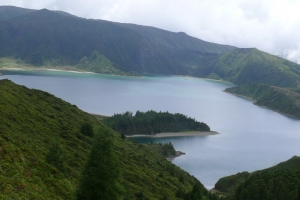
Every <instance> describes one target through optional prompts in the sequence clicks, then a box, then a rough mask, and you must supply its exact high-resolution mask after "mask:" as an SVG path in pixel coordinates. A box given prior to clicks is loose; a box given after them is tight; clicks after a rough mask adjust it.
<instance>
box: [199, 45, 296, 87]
mask: <svg viewBox="0 0 300 200" xmlns="http://www.w3.org/2000/svg"><path fill="white" fill-rule="evenodd" d="M212 74H214V75H215V76H216V77H220V78H221V79H224V80H227V81H230V82H232V83H235V84H238V85H239V84H247V83H264V84H268V85H274V86H279V87H299V86H300V85H299V83H300V65H298V64H296V63H293V62H291V61H288V60H285V59H283V58H280V57H277V56H274V55H271V54H268V53H265V52H262V51H260V50H258V49H255V48H249V49H247V48H246V49H241V48H239V49H234V50H232V51H230V52H227V53H225V54H223V55H220V56H218V58H217V59H215V60H210V61H209V62H207V64H206V65H205V66H201V67H199V68H197V70H196V72H195V73H194V75H195V76H199V77H209V76H210V75H212Z"/></svg>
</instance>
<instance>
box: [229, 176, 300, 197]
mask: <svg viewBox="0 0 300 200" xmlns="http://www.w3.org/2000/svg"><path fill="white" fill-rule="evenodd" d="M234 199H235V200H251V199H265V200H268V199H291V200H292V199H300V170H296V171H292V170H278V171H274V172H269V171H266V172H262V173H257V174H254V175H251V176H250V177H249V178H248V179H247V180H246V181H245V182H244V183H243V184H241V185H240V186H239V187H238V189H237V190H236V192H235V195H234Z"/></svg>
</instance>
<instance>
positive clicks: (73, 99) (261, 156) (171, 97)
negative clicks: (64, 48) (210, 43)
mask: <svg viewBox="0 0 300 200" xmlns="http://www.w3.org/2000/svg"><path fill="white" fill-rule="evenodd" d="M0 72H1V73H2V74H3V76H0V79H10V80H12V81H13V82H15V83H17V84H20V85H25V86H26V87H28V88H35V89H40V90H44V91H47V92H49V93H51V94H54V95H55V96H57V97H60V98H61V99H63V100H65V101H68V102H70V103H71V104H75V105H76V106H77V107H78V108H80V109H82V110H84V111H86V112H89V113H94V114H101V115H107V116H110V115H113V114H114V113H124V112H126V111H131V112H133V113H135V112H136V111H137V110H139V111H147V110H155V111H168V112H170V113H182V114H184V115H187V116H189V117H192V118H195V119H196V120H197V121H200V122H205V123H207V124H208V125H209V126H210V128H211V130H213V131H217V132H219V133H220V134H217V135H211V136H196V137H174V138H156V139H153V138H140V139H135V140H137V141H139V142H142V143H146V142H150V141H156V142H172V143H173V145H174V147H175V149H176V150H180V151H183V152H185V153H186V154H185V155H183V156H180V157H177V158H175V159H173V160H172V162H173V163H174V164H176V165H178V166H180V167H181V168H182V169H184V170H186V171H187V172H189V173H190V174H191V175H193V176H195V177H196V178H198V179H199V180H200V181H201V182H202V183H203V184H204V185H205V186H206V187H207V188H208V189H210V188H213V187H214V184H215V183H216V182H217V180H218V179H219V178H221V177H224V176H228V175H231V174H236V173H238V172H242V171H249V172H252V171H254V170H258V169H263V168H267V167H271V166H273V165H275V164H277V163H279V162H282V161H285V160H287V159H289V158H291V157H292V156H294V155H300V145H299V142H300V121H299V120H298V119H295V118H292V117H288V116H285V115H282V114H279V113H277V112H274V111H272V110H269V109H266V108H262V107H258V106H255V105H253V102H252V101H251V100H249V99H245V98H241V97H237V96H234V95H231V94H227V93H225V92H223V90H224V89H226V88H228V87H232V86H234V85H233V84H230V83H226V82H220V81H212V80H205V79H199V78H192V77H181V76H143V77H125V76H113V75H101V74H93V73H75V72H64V71H50V70H45V71H42V70H40V71H7V70H0Z"/></svg>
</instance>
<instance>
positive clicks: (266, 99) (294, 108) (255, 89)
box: [225, 84, 300, 117]
mask: <svg viewBox="0 0 300 200" xmlns="http://www.w3.org/2000/svg"><path fill="white" fill-rule="evenodd" d="M225 91H226V92H229V93H233V94H237V95H242V96H246V97H250V98H252V99H254V100H256V101H255V104H256V105H259V106H264V107H267V108H270V109H272V110H275V111H278V112H282V113H285V114H288V115H293V116H296V117H300V94H299V93H296V92H294V91H292V90H289V89H285V88H280V87H275V86H270V85H265V84H246V85H240V86H237V87H233V88H228V89H226V90H225Z"/></svg>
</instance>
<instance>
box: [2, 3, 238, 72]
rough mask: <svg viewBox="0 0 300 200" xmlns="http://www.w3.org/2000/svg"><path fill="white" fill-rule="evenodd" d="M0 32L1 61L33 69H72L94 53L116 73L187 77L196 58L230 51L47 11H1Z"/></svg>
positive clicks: (190, 39)
mask: <svg viewBox="0 0 300 200" xmlns="http://www.w3.org/2000/svg"><path fill="white" fill-rule="evenodd" d="M1 16H6V17H2V18H1ZM1 19H2V20H1ZM0 32H1V34H0V43H1V46H0V57H13V58H16V59H20V60H22V61H25V62H26V63H29V64H33V65H36V66H63V65H71V66H75V65H77V64H78V63H79V62H80V60H81V59H83V58H85V57H89V56H91V55H92V53H93V52H94V51H97V52H99V54H101V55H103V56H105V57H106V58H107V59H108V60H110V62H111V63H112V65H113V66H114V68H116V69H117V70H121V71H125V72H126V71H129V72H132V71H134V72H135V73H140V74H142V73H151V74H182V75H186V74H190V72H191V69H190V68H191V67H193V65H194V64H195V63H197V62H198V61H199V58H198V57H200V58H201V59H203V57H205V56H204V55H205V54H206V53H208V54H212V55H217V54H220V53H223V52H227V51H230V50H232V49H233V48H234V47H230V46H225V45H218V44H213V43H209V42H205V41H202V40H199V39H197V38H193V37H190V36H188V35H186V34H182V33H171V32H168V31H164V30H160V29H156V28H148V29H147V32H148V33H149V34H155V35H156V40H153V39H152V38H151V37H147V35H145V34H143V33H142V32H139V31H137V30H134V29H132V28H130V27H128V26H127V25H124V26H123V25H120V24H117V23H113V22H108V21H103V20H89V19H83V18H79V17H75V16H72V15H70V14H68V13H64V12H60V11H49V10H46V9H42V10H30V12H29V11H27V10H26V9H24V10H23V9H22V8H16V7H0ZM157 32H158V33H159V34H157ZM169 36H172V38H171V37H169ZM157 41H160V42H159V43H158V42H157ZM165 44H166V45H165ZM189 52H193V54H192V55H188V54H189ZM192 63H193V64H192ZM88 69H89V70H90V69H92V70H93V68H88ZM110 72H112V73H113V72H114V71H110Z"/></svg>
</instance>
